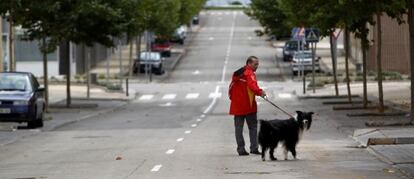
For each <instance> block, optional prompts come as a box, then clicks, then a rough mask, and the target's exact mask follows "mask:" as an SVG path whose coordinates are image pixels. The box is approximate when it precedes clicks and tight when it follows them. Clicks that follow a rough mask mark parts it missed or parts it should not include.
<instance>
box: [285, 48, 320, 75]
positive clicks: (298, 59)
mask: <svg viewBox="0 0 414 179" xmlns="http://www.w3.org/2000/svg"><path fill="white" fill-rule="evenodd" d="M320 59H321V57H316V58H315V71H316V72H320V70H321V68H320V66H319V61H320ZM291 64H292V72H293V74H294V75H296V74H297V73H298V71H299V70H302V69H303V70H304V71H305V74H306V72H310V71H312V52H311V51H304V52H295V53H294V55H293V58H292V62H291Z"/></svg>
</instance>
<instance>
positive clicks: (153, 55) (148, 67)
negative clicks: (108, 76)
mask: <svg viewBox="0 0 414 179" xmlns="http://www.w3.org/2000/svg"><path fill="white" fill-rule="evenodd" d="M138 71H139V72H140V73H144V72H146V71H147V72H152V73H155V74H158V75H162V74H164V72H165V70H164V58H162V57H161V53H160V52H141V54H140V56H139V58H137V59H136V60H135V62H134V73H137V72H138Z"/></svg>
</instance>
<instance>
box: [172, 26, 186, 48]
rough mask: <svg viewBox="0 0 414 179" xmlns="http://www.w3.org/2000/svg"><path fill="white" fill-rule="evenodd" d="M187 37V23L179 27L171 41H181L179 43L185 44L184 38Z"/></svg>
mask: <svg viewBox="0 0 414 179" xmlns="http://www.w3.org/2000/svg"><path fill="white" fill-rule="evenodd" d="M186 38H187V27H186V26H185V25H182V26H180V27H178V28H177V29H176V30H175V32H174V34H173V36H172V37H171V39H170V41H171V42H175V43H179V44H181V45H182V44H184V40H185V39H186Z"/></svg>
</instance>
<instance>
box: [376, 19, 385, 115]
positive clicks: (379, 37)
mask: <svg viewBox="0 0 414 179" xmlns="http://www.w3.org/2000/svg"><path fill="white" fill-rule="evenodd" d="M376 16H377V41H376V42H377V73H378V100H379V101H378V102H379V106H378V107H379V112H381V113H382V112H384V94H383V91H382V90H383V88H382V64H381V60H382V59H381V51H382V30H381V13H380V12H378V13H377V15H376Z"/></svg>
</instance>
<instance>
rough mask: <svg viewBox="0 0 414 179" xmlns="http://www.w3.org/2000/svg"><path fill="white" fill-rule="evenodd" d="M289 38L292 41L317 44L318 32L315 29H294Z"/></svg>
mask: <svg viewBox="0 0 414 179" xmlns="http://www.w3.org/2000/svg"><path fill="white" fill-rule="evenodd" d="M291 37H292V39H293V40H302V39H304V40H305V41H306V42H307V43H309V42H319V37H320V32H319V30H318V29H315V28H303V27H301V28H299V27H295V28H293V29H292V32H291Z"/></svg>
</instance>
